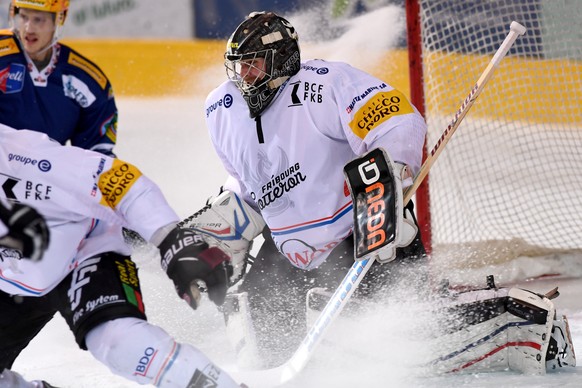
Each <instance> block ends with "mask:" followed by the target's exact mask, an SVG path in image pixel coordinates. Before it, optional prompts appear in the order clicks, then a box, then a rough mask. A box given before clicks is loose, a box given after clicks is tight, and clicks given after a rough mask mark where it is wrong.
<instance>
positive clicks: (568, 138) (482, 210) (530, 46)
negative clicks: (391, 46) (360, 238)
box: [407, 0, 582, 268]
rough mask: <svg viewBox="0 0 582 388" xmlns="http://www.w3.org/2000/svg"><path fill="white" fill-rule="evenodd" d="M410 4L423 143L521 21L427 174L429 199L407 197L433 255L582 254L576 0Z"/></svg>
mask: <svg viewBox="0 0 582 388" xmlns="http://www.w3.org/2000/svg"><path fill="white" fill-rule="evenodd" d="M411 3H416V5H414V6H411ZM415 8H417V9H416V11H415ZM411 11H413V12H417V13H418V15H419V16H418V17H419V18H418V19H416V20H417V22H418V21H419V23H418V25H419V26H420V27H421V28H420V31H421V34H420V38H419V43H420V46H421V54H420V55H421V61H422V62H421V63H422V85H423V88H422V90H421V94H423V95H424V107H423V108H424V114H425V117H426V119H427V123H428V127H429V132H428V136H427V149H428V150H430V149H432V147H433V146H434V144H435V143H436V142H437V141H438V139H439V137H440V136H441V134H442V132H443V130H444V129H445V128H446V127H447V125H448V124H449V122H450V121H451V118H452V116H453V115H454V112H455V111H456V110H457V109H458V107H459V106H460V105H461V103H462V101H463V100H464V99H465V97H466V95H467V94H468V92H469V91H470V89H471V87H472V86H473V85H474V84H475V82H476V80H477V79H478V78H479V75H480V74H481V72H482V71H483V69H485V67H486V66H487V63H488V62H489V60H490V59H491V57H492V55H493V54H494V53H495V51H496V50H497V48H498V47H499V45H500V43H501V42H502V41H503V38H504V37H505V35H506V34H507V33H508V31H509V25H510V23H511V21H512V20H515V21H517V22H519V23H521V24H523V25H524V26H525V27H526V28H527V32H526V34H525V35H524V36H522V37H520V38H519V39H518V40H517V42H516V44H515V46H514V47H513V48H512V49H511V51H510V52H509V54H508V56H507V57H506V58H505V59H504V60H503V61H502V63H501V65H500V67H499V68H498V69H497V71H496V73H495V75H494V76H493V78H492V79H491V80H490V82H489V83H488V84H487V86H486V87H485V89H484V91H483V93H482V94H481V95H480V97H479V98H478V100H477V101H476V103H475V105H474V106H473V107H472V110H471V111H470V112H469V114H468V115H467V117H466V118H465V120H464V121H463V122H462V123H461V125H460V127H459V130H458V131H457V132H456V133H455V135H454V137H453V138H452V140H451V141H450V142H449V143H448V144H447V146H446V149H445V150H444V152H443V153H442V154H441V156H440V157H439V160H438V161H437V162H436V163H435V165H434V166H433V167H432V169H431V170H430V174H429V180H428V195H426V194H427V192H424V193H417V211H418V213H419V219H420V220H425V221H424V222H425V223H426V225H421V227H422V228H423V229H424V231H425V234H426V235H429V236H430V242H429V244H430V246H429V248H431V249H432V257H433V260H434V261H436V262H437V263H438V262H439V261H440V262H442V261H446V263H447V265H448V266H456V267H465V268H466V267H475V266H483V265H485V264H492V263H495V264H496V263H500V262H507V261H509V260H512V259H515V258H518V257H520V256H530V257H534V256H543V255H546V256H547V255H555V254H559V253H564V252H568V255H570V254H573V255H574V257H576V258H579V259H580V261H581V262H582V253H580V252H582V34H581V33H580V20H579V19H580V18H579V16H580V15H581V14H582V2H576V1H574V2H572V1H568V0H488V1H482V0H466V1H456V0H413V1H407V12H409V13H410V12H411ZM408 19H409V23H408V24H409V48H410V46H411V44H414V41H411V39H414V36H413V35H414V32H412V34H411V29H410V28H411V26H410V24H411V23H410V20H411V19H410V14H409V15H408ZM411 59H414V57H411ZM411 63H413V62H411ZM413 75H414V74H413V73H411V81H412V82H414V80H415V79H416V80H418V79H419V78H418V74H417V75H416V77H417V78H415V77H414V76H413ZM413 87H414V85H413V84H411V90H412V88H413ZM412 94H413V96H412V99H413V102H414V103H415V104H416V105H417V106H418V105H419V104H421V103H422V96H420V100H419V96H418V95H417V96H416V98H415V96H414V93H412ZM415 100H416V101H415ZM424 188H426V187H424ZM421 189H423V188H421ZM428 198H430V199H428ZM425 244H427V241H426V240H425Z"/></svg>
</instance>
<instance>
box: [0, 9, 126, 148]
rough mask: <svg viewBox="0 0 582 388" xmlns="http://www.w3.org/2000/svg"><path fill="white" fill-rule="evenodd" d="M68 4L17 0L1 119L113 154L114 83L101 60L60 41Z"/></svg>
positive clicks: (1, 80) (2, 67)
mask: <svg viewBox="0 0 582 388" xmlns="http://www.w3.org/2000/svg"><path fill="white" fill-rule="evenodd" d="M68 8H69V0H38V1H34V2H32V1H26V0H11V7H10V20H11V27H12V28H11V30H2V31H0V122H1V123H3V124H6V125H9V126H11V127H14V128H28V129H34V130H37V131H40V132H44V133H46V134H47V135H48V136H50V137H51V138H53V139H54V140H56V141H58V142H60V143H61V144H65V143H67V141H70V143H71V144H72V145H75V146H78V147H81V148H85V149H91V150H94V151H99V152H102V153H104V154H108V155H113V147H114V145H115V142H116V136H117V107H116V105H115V99H114V97H113V92H112V89H111V84H110V82H109V80H108V79H107V77H106V76H105V74H104V73H103V72H102V71H101V69H100V68H99V66H97V65H96V64H94V63H93V62H91V61H90V60H88V59H87V58H85V57H84V56H82V55H81V54H79V53H78V52H76V51H75V50H73V49H71V48H70V47H68V46H66V45H64V44H62V43H59V42H58V39H59V36H60V31H61V29H62V27H63V24H64V22H65V19H66V16H67V10H68ZM57 128H58V130H57Z"/></svg>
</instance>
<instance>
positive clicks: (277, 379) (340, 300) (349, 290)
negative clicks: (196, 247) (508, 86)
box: [233, 21, 526, 387]
mask: <svg viewBox="0 0 582 388" xmlns="http://www.w3.org/2000/svg"><path fill="white" fill-rule="evenodd" d="M525 31H526V28H525V27H524V26H523V25H521V24H519V23H517V22H515V21H513V22H511V25H510V31H509V33H508V34H507V36H506V37H505V39H504V40H503V42H502V43H501V45H500V46H499V48H498V49H497V51H496V52H495V55H494V56H493V58H492V59H491V61H490V62H489V64H488V65H487V67H486V68H485V70H484V71H483V73H482V74H481V76H480V77H479V79H478V80H477V82H476V83H475V85H474V86H473V88H472V89H471V91H470V92H469V94H468V95H467V97H466V98H465V100H464V101H463V103H462V104H461V106H460V107H459V109H458V110H457V112H456V113H455V116H454V118H453V119H452V121H451V122H450V124H449V125H448V127H447V128H446V129H445V131H444V132H443V134H442V135H441V137H440V139H439V140H438V141H437V143H436V145H435V146H434V147H433V149H432V151H431V152H430V155H429V156H427V158H426V159H425V161H424V163H423V164H422V167H421V168H420V170H419V172H418V174H417V175H416V176H415V177H414V182H413V183H412V185H411V186H410V187H408V189H407V190H406V191H405V193H404V201H403V204H404V205H406V204H407V203H408V201H410V200H411V199H412V196H413V194H414V193H415V192H416V190H417V189H418V186H419V185H420V184H421V183H422V181H423V180H424V178H425V177H426V175H427V174H428V171H429V170H430V168H431V166H432V165H433V164H434V162H435V161H436V159H437V158H438V156H439V155H440V153H441V152H442V150H443V149H444V147H445V145H446V144H447V143H448V142H449V140H450V139H451V137H452V136H453V134H454V133H455V131H456V130H457V128H458V127H459V125H460V124H461V122H462V121H463V119H464V118H465V116H466V115H467V112H468V111H469V109H471V107H472V106H473V104H474V103H475V100H476V99H477V97H478V96H479V94H480V93H481V91H482V90H483V88H484V87H485V85H486V84H487V82H488V81H489V79H490V78H491V77H492V76H493V73H494V72H495V70H496V69H497V67H498V66H499V63H500V62H501V60H502V59H503V57H505V55H506V54H507V53H508V52H509V49H510V48H511V46H512V45H513V44H514V43H515V41H516V40H517V38H518V37H519V36H520V35H523V34H524V33H525ZM375 260H377V255H376V256H372V257H370V258H366V259H364V260H360V261H354V264H353V265H352V267H351V268H350V270H349V271H348V273H347V274H346V276H345V277H344V278H343V280H342V281H341V283H340V285H339V286H338V288H337V289H336V291H335V292H334V294H333V295H332V297H331V298H330V300H329V301H328V302H327V304H326V306H325V307H324V309H323V311H322V312H321V313H320V315H319V317H318V318H317V320H316V321H315V323H314V324H313V326H312V327H311V328H310V330H309V332H308V333H307V335H306V336H305V338H304V339H303V341H302V342H301V344H300V345H299V347H298V348H297V350H296V351H295V353H294V354H293V356H291V358H290V359H289V360H288V361H287V362H285V363H284V364H283V365H281V366H279V367H277V368H272V369H266V370H258V371H238V372H234V373H233V375H234V376H236V377H237V378H238V379H239V380H240V381H243V382H245V383H246V384H249V386H253V387H260V386H266V387H273V386H278V385H282V384H285V383H287V382H289V381H290V380H292V379H293V378H294V377H295V376H296V375H297V374H298V373H299V372H301V371H302V370H303V368H304V367H305V365H306V364H307V362H308V361H309V359H310V358H311V355H312V354H313V351H314V349H315V347H316V346H317V344H318V343H319V342H320V341H321V339H322V338H323V336H324V334H325V332H326V331H327V329H328V328H329V326H330V325H331V324H332V322H333V321H334V320H335V319H336V318H337V316H338V315H339V314H340V313H341V311H342V310H343V308H344V307H345V305H346V304H347V302H348V301H349V299H350V297H351V295H352V294H353V292H354V291H355V289H356V288H357V287H358V285H359V284H360V281H361V280H362V278H363V277H364V276H365V275H366V273H367V272H368V270H369V269H370V267H371V266H372V264H373V263H374V261H375Z"/></svg>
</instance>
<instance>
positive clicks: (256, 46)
mask: <svg viewBox="0 0 582 388" xmlns="http://www.w3.org/2000/svg"><path fill="white" fill-rule="evenodd" d="M298 39H299V38H298V36H297V32H296V31H295V28H293V26H292V25H291V23H289V22H288V21H287V20H286V19H284V18H282V17H280V16H278V15H276V14H274V13H272V12H253V13H251V14H250V15H249V16H248V18H247V19H246V20H245V21H243V22H242V23H241V24H240V25H239V26H238V27H237V29H236V30H235V31H234V32H233V34H232V35H231V37H230V38H229V40H228V43H227V44H226V53H225V55H224V58H225V63H224V65H225V66H226V74H227V75H228V78H229V79H230V80H232V81H233V82H234V83H235V84H236V86H237V87H238V89H239V90H240V92H241V93H242V96H243V98H244V99H245V101H246V102H247V104H248V106H249V111H250V116H251V118H254V117H257V116H258V115H260V114H261V113H262V112H263V111H264V110H265V109H266V108H267V107H268V106H269V104H271V102H272V101H273V99H274V98H275V95H276V94H277V91H278V90H279V88H280V87H281V85H282V84H283V83H284V82H285V81H286V80H287V79H289V77H291V76H293V75H295V74H297V72H299V68H300V66H301V63H300V62H301V60H300V55H299V44H298Z"/></svg>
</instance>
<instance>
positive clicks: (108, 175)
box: [99, 159, 141, 209]
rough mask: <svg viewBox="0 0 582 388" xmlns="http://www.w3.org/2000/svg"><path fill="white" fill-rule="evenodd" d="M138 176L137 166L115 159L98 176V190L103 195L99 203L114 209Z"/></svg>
mask: <svg viewBox="0 0 582 388" xmlns="http://www.w3.org/2000/svg"><path fill="white" fill-rule="evenodd" d="M140 176H141V171H139V170H138V169H137V167H135V166H133V165H131V164H129V163H127V162H124V161H122V160H119V159H115V160H114V161H113V166H111V168H110V169H109V170H108V171H106V172H104V173H103V174H102V175H101V176H100V177H99V190H100V191H101V194H102V195H103V197H102V198H101V201H100V203H101V204H102V205H105V206H109V207H110V208H112V209H115V207H116V206H117V205H118V204H119V202H121V200H122V199H123V197H125V195H126V194H127V192H128V191H129V189H130V188H131V186H133V184H134V183H135V181H137V179H138V178H139V177H140Z"/></svg>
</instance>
